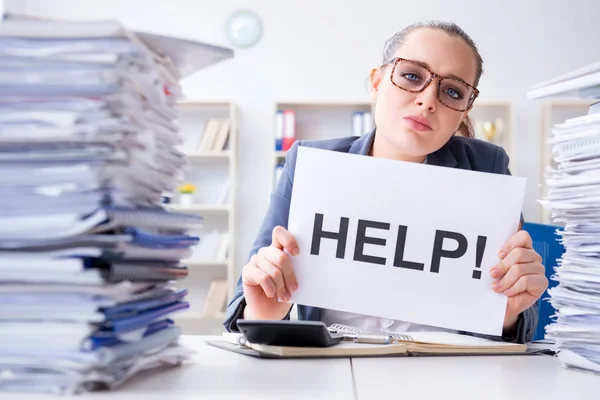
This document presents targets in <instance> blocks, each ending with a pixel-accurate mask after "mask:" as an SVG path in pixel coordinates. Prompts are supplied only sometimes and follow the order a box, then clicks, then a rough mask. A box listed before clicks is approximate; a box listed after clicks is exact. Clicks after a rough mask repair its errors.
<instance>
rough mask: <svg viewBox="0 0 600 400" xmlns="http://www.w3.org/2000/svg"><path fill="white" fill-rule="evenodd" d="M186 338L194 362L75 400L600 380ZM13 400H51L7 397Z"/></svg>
mask: <svg viewBox="0 0 600 400" xmlns="http://www.w3.org/2000/svg"><path fill="white" fill-rule="evenodd" d="M206 339H214V337H206V336H183V337H182V339H181V341H182V343H184V344H185V345H186V346H189V347H191V348H193V349H195V350H196V351H197V353H198V354H197V356H196V362H195V363H194V364H190V365H183V366H181V367H177V368H172V369H168V370H163V371H155V372H145V373H143V374H140V375H138V376H136V377H134V378H132V379H131V380H130V381H128V382H127V383H125V384H124V385H123V386H121V387H120V388H118V389H117V390H115V391H112V392H95V393H86V394H83V395H79V396H77V397H75V398H74V399H81V400H89V399H106V400H138V399H143V400H154V399H156V400H159V399H160V400H162V399H167V398H172V399H177V400H188V399H189V400H192V399H193V400H199V399H278V400H282V399H311V400H312V399H345V400H352V399H360V400H364V399H387V398H394V399H395V398H406V399H426V400H428V399H445V400H450V399H460V400H470V399H473V400H475V399H476V400H498V399H503V400H504V399H506V400H516V399H527V400H538V399H539V400H553V399H556V400H566V399H585V398H595V397H597V396H598V393H597V388H598V387H600V376H597V375H593V374H589V373H585V372H576V371H571V370H567V369H565V368H563V367H562V366H561V365H560V362H559V360H558V359H557V358H555V357H550V356H510V357H503V356H494V357H482V356H471V357H420V358H417V357H410V358H402V357H397V358H355V359H352V360H350V359H346V358H339V359H321V360H317V359H313V360H265V359H257V358H253V357H248V356H244V355H241V354H236V353H232V352H228V351H224V350H220V349H217V348H215V347H211V346H208V345H206V344H205V343H204V340H206ZM0 398H2V399H4V398H6V399H11V400H21V399H27V400H48V399H53V400H56V397H53V396H42V395H29V394H23V395H21V394H12V393H10V394H6V393H3V392H0Z"/></svg>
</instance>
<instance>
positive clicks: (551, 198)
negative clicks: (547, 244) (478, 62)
mask: <svg viewBox="0 0 600 400" xmlns="http://www.w3.org/2000/svg"><path fill="white" fill-rule="evenodd" d="M573 95H576V96H578V97H584V98H590V99H594V98H595V99H600V63H596V64H592V65H589V66H587V67H584V68H581V69H578V70H576V71H573V72H571V73H569V74H566V75H564V76H562V77H559V78H556V79H553V80H552V81H549V82H547V83H546V84H542V85H538V86H537V87H535V88H533V89H532V90H531V91H530V92H529V98H541V97H548V96H569V97H571V96H573ZM547 145H548V146H550V148H551V150H552V158H553V160H554V162H555V164H556V166H555V167H554V168H548V169H547V173H546V175H545V176H546V177H545V184H546V187H547V195H546V197H545V198H543V199H542V200H541V201H540V202H541V203H542V205H543V206H544V207H545V208H547V209H548V210H549V211H550V212H551V213H552V214H551V217H552V220H553V222H554V223H555V224H556V225H560V226H562V227H563V228H564V229H562V230H561V231H560V232H558V236H557V240H560V241H561V242H562V244H563V245H564V247H565V252H564V254H563V256H562V257H561V259H560V260H559V262H558V266H557V268H556V269H555V274H554V277H553V279H555V280H556V281H557V282H558V285H557V286H556V287H554V288H551V289H549V291H548V293H549V294H550V301H551V304H552V306H553V307H554V308H555V310H556V315H555V316H554V318H555V322H553V323H552V324H550V325H548V326H547V327H546V337H547V338H548V339H553V340H554V341H555V346H556V349H555V350H557V351H558V357H559V359H560V360H561V362H562V364H563V365H564V366H565V367H567V368H571V369H577V370H585V371H591V372H595V373H600V100H599V101H598V102H596V103H593V104H592V105H591V106H590V108H589V112H588V113H587V114H586V115H581V116H579V117H575V118H571V119H568V120H566V121H564V122H563V123H559V124H557V125H555V126H554V127H553V128H552V134H551V137H550V139H549V141H548V143H547Z"/></svg>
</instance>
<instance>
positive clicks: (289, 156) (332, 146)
mask: <svg viewBox="0 0 600 400" xmlns="http://www.w3.org/2000/svg"><path fill="white" fill-rule="evenodd" d="M358 139H360V137H359V136H347V137H341V138H335V139H324V140H297V141H296V142H294V144H293V145H292V147H291V148H290V149H289V150H288V151H287V153H286V157H285V158H286V159H285V163H286V165H289V169H292V170H293V167H294V166H295V164H296V156H297V154H298V147H300V146H302V147H313V148H317V149H323V150H331V151H339V152H344V153H347V152H349V151H350V148H351V147H352V145H353V144H354V142H356V141H357V140H358Z"/></svg>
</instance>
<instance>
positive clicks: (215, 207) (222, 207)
mask: <svg viewBox="0 0 600 400" xmlns="http://www.w3.org/2000/svg"><path fill="white" fill-rule="evenodd" d="M164 206H165V207H166V208H169V209H171V210H173V211H179V212H189V213H193V212H198V211H204V212H229V211H230V210H231V206H230V205H229V204H192V205H190V206H183V205H180V204H164Z"/></svg>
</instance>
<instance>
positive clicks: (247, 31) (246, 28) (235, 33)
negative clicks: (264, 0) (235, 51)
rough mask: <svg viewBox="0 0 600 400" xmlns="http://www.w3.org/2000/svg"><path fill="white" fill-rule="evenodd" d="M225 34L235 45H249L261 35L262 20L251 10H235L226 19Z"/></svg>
mask: <svg viewBox="0 0 600 400" xmlns="http://www.w3.org/2000/svg"><path fill="white" fill-rule="evenodd" d="M227 36H228V38H229V41H230V42H231V43H232V44H233V45H234V46H237V47H251V46H253V45H255V44H256V43H257V42H258V41H259V40H260V37H261V36H262V22H261V21H260V18H259V17H258V15H256V14H255V13H253V12H252V11H247V10H242V11H237V12H235V13H233V14H232V15H231V17H229V20H228V21H227Z"/></svg>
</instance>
